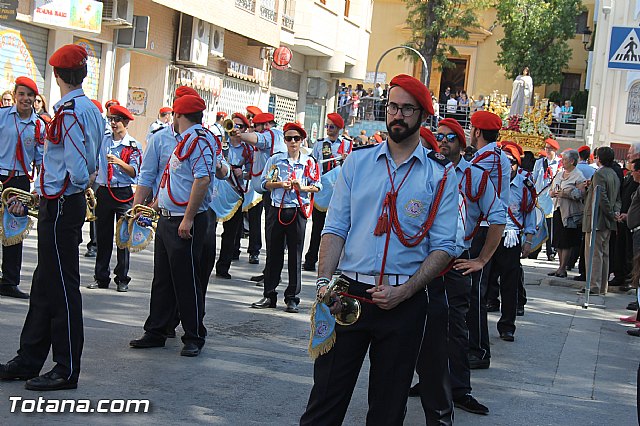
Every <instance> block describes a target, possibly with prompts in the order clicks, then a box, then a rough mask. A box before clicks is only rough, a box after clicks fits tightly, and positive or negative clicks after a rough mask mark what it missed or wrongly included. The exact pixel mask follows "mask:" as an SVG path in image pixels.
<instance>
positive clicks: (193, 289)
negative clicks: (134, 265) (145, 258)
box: [144, 213, 209, 346]
mask: <svg viewBox="0 0 640 426" xmlns="http://www.w3.org/2000/svg"><path fill="white" fill-rule="evenodd" d="M182 219H183V218H182V217H181V216H178V217H169V218H167V217H161V218H160V220H159V221H158V228H157V231H156V241H155V245H154V258H153V280H152V281H151V301H150V306H149V316H148V317H147V320H146V322H145V324H144V330H145V331H146V332H147V333H148V334H150V335H152V336H153V337H155V338H157V339H164V338H165V334H166V332H167V330H168V329H169V328H171V325H172V324H173V322H174V321H175V312H176V309H175V307H176V303H177V306H178V312H179V313H180V320H181V322H182V328H183V329H184V335H183V336H182V341H183V342H184V343H187V342H194V343H196V344H197V345H199V346H202V345H203V344H204V341H205V335H206V329H205V327H204V324H203V322H202V319H203V317H204V297H203V292H202V285H201V284H202V283H201V273H202V269H201V258H202V255H203V251H204V245H205V244H204V240H205V237H206V235H207V227H208V226H209V223H208V222H209V220H208V219H209V216H208V215H207V214H205V213H199V214H197V215H196V216H195V218H194V221H193V227H192V228H191V235H192V236H193V237H192V238H190V239H188V240H185V239H182V238H180V237H179V236H178V227H179V226H180V222H182Z"/></svg>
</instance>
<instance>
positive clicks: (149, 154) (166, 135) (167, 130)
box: [138, 126, 181, 197]
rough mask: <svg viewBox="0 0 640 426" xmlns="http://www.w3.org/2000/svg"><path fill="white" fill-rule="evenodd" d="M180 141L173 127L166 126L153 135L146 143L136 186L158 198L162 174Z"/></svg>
mask: <svg viewBox="0 0 640 426" xmlns="http://www.w3.org/2000/svg"><path fill="white" fill-rule="evenodd" d="M180 140H181V138H180V135H179V134H178V133H176V132H175V131H174V129H173V126H166V127H163V128H162V129H160V130H158V131H157V132H155V133H153V134H152V135H151V137H150V138H149V139H148V141H147V147H146V149H145V151H144V155H143V157H142V166H141V167H140V173H138V185H140V186H146V187H147V188H151V189H152V190H153V196H154V197H157V196H158V189H159V188H160V181H161V180H162V172H163V171H164V168H165V166H166V165H167V162H168V161H169V157H171V154H173V151H174V150H175V149H176V145H178V142H179V141H180Z"/></svg>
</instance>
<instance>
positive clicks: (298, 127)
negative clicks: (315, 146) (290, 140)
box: [282, 123, 307, 139]
mask: <svg viewBox="0 0 640 426" xmlns="http://www.w3.org/2000/svg"><path fill="white" fill-rule="evenodd" d="M282 130H284V132H285V133H287V132H288V131H289V130H295V131H296V132H298V133H300V136H302V139H306V138H307V132H305V131H304V129H303V128H302V126H301V125H300V124H298V123H287V124H285V125H284V127H283V128H282Z"/></svg>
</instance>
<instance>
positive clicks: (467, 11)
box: [401, 0, 490, 85]
mask: <svg viewBox="0 0 640 426" xmlns="http://www.w3.org/2000/svg"><path fill="white" fill-rule="evenodd" d="M404 3H405V4H406V5H407V10H408V12H409V15H408V18H407V25H409V28H410V29H411V39H410V40H409V42H408V43H407V45H408V46H411V47H413V48H414V49H416V50H417V51H419V52H420V53H421V54H422V56H424V58H425V59H426V62H427V69H426V70H425V69H424V64H423V66H422V68H423V69H422V74H423V75H424V73H425V72H427V75H428V78H427V85H429V83H430V80H431V70H432V69H433V66H432V64H433V61H434V60H435V62H436V63H438V64H439V65H440V66H441V67H445V68H446V67H450V66H452V63H451V62H450V61H448V60H447V56H457V55H458V51H457V50H456V48H455V47H454V46H453V45H451V44H448V43H446V42H445V40H451V39H458V40H460V39H462V40H468V39H469V33H468V32H467V30H468V29H469V28H472V27H477V26H478V16H477V12H478V11H479V10H481V9H483V8H486V7H487V5H488V4H489V3H490V2H489V1H488V0H404ZM407 52H408V51H407ZM407 52H405V53H403V54H402V55H401V56H404V57H413V58H414V59H415V60H418V61H419V58H418V57H417V56H416V55H414V54H412V53H407Z"/></svg>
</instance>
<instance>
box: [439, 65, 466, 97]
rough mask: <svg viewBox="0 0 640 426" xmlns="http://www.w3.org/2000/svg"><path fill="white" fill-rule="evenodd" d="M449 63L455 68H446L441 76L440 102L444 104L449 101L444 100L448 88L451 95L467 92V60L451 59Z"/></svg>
mask: <svg viewBox="0 0 640 426" xmlns="http://www.w3.org/2000/svg"><path fill="white" fill-rule="evenodd" d="M449 62H452V63H453V65H454V66H453V67H451V68H444V69H443V70H442V75H441V76H440V102H442V103H446V101H447V100H446V99H445V98H444V91H445V90H446V89H447V87H450V88H451V93H456V92H457V91H459V90H465V87H466V82H467V63H468V61H467V59H449ZM443 100H444V102H443Z"/></svg>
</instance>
